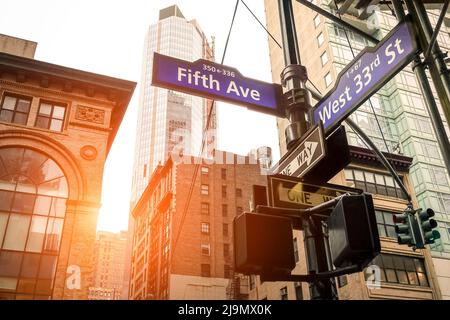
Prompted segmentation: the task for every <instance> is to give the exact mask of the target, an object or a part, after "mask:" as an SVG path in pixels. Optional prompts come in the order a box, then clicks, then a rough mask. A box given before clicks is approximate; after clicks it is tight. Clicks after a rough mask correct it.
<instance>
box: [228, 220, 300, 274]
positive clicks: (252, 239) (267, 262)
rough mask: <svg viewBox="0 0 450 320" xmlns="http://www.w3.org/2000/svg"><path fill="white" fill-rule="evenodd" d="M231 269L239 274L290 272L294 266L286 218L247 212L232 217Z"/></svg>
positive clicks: (290, 235)
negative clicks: (232, 266) (232, 247)
mask: <svg viewBox="0 0 450 320" xmlns="http://www.w3.org/2000/svg"><path fill="white" fill-rule="evenodd" d="M233 227H234V228H233V229H234V263H235V270H236V271H237V272H241V273H243V274H259V275H272V276H276V275H283V276H284V275H290V274H291V271H292V269H294V268H295V258H294V242H293V241H292V239H293V234H292V230H293V229H292V221H291V219H290V218H286V217H281V216H273V215H266V214H260V213H248V212H244V213H243V214H241V215H239V216H237V217H235V218H234V221H233Z"/></svg>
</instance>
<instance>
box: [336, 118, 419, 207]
mask: <svg viewBox="0 0 450 320" xmlns="http://www.w3.org/2000/svg"><path fill="white" fill-rule="evenodd" d="M345 122H347V124H348V125H349V126H350V128H352V129H353V131H355V132H356V134H358V135H359V136H360V137H361V139H363V140H364V142H366V143H367V144H368V145H369V147H370V148H371V149H372V150H373V151H374V152H375V154H376V155H377V156H378V159H380V161H381V163H383V165H384V166H385V167H386V169H388V170H389V172H390V173H391V175H392V177H393V178H394V180H395V182H397V184H398V185H399V186H400V189H402V191H403V193H404V194H405V196H406V198H407V199H408V201H409V202H411V196H410V194H409V192H408V190H406V187H405V185H404V184H403V181H402V179H400V177H399V176H398V174H397V172H395V169H394V168H393V167H392V165H391V164H390V162H389V161H388V160H387V159H386V157H385V156H384V154H383V153H382V152H381V151H380V150H379V149H378V148H377V146H376V145H375V144H374V143H373V141H372V140H370V138H369V136H368V135H366V133H365V132H364V131H363V130H362V129H361V128H360V127H358V125H357V124H356V123H355V122H353V120H352V119H350V118H347V119H345Z"/></svg>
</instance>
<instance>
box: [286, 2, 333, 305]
mask: <svg viewBox="0 0 450 320" xmlns="http://www.w3.org/2000/svg"><path fill="white" fill-rule="evenodd" d="M278 9H279V14H280V22H281V34H282V40H283V52H284V61H285V64H286V67H285V69H284V70H283V72H282V73H281V83H282V85H283V87H284V94H283V99H284V105H285V107H286V116H287V118H288V119H289V121H290V124H289V126H288V127H287V128H286V131H285V133H286V145H287V148H288V150H292V148H293V146H294V145H295V142H296V141H297V140H298V139H300V138H301V137H302V136H303V135H304V134H305V133H306V132H307V131H308V129H309V126H310V122H309V119H308V113H309V111H310V109H311V94H310V92H309V91H308V90H307V89H306V81H307V80H308V75H307V72H306V68H305V67H304V66H302V65H300V63H301V60H300V50H299V46H298V41H297V32H296V29H295V20H294V10H293V8H292V0H278ZM315 225H316V223H315V222H314V221H313V220H312V219H303V220H302V227H303V235H304V243H305V254H306V261H307V270H308V273H309V274H311V273H320V272H323V271H329V269H328V264H327V257H326V251H325V247H324V241H323V234H322V233H321V232H319V230H317V229H318V228H316V227H315ZM332 286H333V283H332V282H331V281H330V279H323V280H315V281H313V282H310V284H309V288H310V295H311V299H312V300H314V299H337V297H336V296H335V294H334V290H333V288H332Z"/></svg>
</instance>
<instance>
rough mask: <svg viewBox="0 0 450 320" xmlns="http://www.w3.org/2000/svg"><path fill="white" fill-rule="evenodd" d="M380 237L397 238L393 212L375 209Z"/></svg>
mask: <svg viewBox="0 0 450 320" xmlns="http://www.w3.org/2000/svg"><path fill="white" fill-rule="evenodd" d="M375 214H376V218H377V224H378V233H379V235H380V237H388V238H394V239H397V233H396V232H395V223H394V214H395V213H393V212H387V211H380V210H375Z"/></svg>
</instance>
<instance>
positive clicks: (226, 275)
mask: <svg viewBox="0 0 450 320" xmlns="http://www.w3.org/2000/svg"><path fill="white" fill-rule="evenodd" d="M223 276H224V278H225V279H230V278H231V267H230V266H229V265H228V264H226V265H224V266H223Z"/></svg>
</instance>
